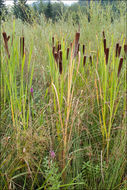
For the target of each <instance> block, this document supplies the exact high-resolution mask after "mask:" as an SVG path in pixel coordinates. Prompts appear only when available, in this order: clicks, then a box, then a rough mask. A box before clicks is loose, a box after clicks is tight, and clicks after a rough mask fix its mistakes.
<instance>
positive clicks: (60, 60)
mask: <svg viewBox="0 0 127 190" xmlns="http://www.w3.org/2000/svg"><path fill="white" fill-rule="evenodd" d="M59 72H60V74H62V51H60V58H59Z"/></svg>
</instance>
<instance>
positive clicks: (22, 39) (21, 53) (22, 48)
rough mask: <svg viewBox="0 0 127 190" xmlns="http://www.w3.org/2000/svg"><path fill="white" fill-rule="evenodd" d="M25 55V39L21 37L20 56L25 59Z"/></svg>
mask: <svg viewBox="0 0 127 190" xmlns="http://www.w3.org/2000/svg"><path fill="white" fill-rule="evenodd" d="M24 54H25V44H24V37H23V36H22V37H20V55H21V57H23V56H24Z"/></svg>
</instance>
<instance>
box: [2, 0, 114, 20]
mask: <svg viewBox="0 0 127 190" xmlns="http://www.w3.org/2000/svg"><path fill="white" fill-rule="evenodd" d="M90 1H95V0H79V2H78V3H75V4H72V5H71V6H67V5H65V4H63V3H62V2H58V3H51V1H50V0H37V2H36V3H33V4H32V5H28V4H27V0H13V6H12V7H11V9H10V10H8V9H7V7H6V6H5V0H0V17H1V18H2V19H5V18H6V16H7V15H8V14H13V15H14V16H15V17H16V18H19V19H21V20H22V21H23V22H24V21H25V22H28V23H32V21H33V19H34V18H38V21H39V16H40V15H41V14H44V15H45V17H46V19H47V20H49V19H51V20H52V21H53V22H56V21H57V20H58V19H59V18H60V16H62V15H63V14H65V13H66V17H65V18H67V16H68V13H72V18H73V20H74V21H75V22H76V23H78V22H79V15H78V11H79V7H80V10H81V11H82V13H86V14H88V20H89V21H90V17H89V13H88V10H87V9H86V7H87V5H90ZM96 2H101V4H102V5H105V3H107V2H109V3H114V6H113V7H114V11H116V7H115V2H116V1H115V0H97V1H96ZM89 8H90V7H89Z"/></svg>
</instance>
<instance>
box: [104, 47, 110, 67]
mask: <svg viewBox="0 0 127 190" xmlns="http://www.w3.org/2000/svg"><path fill="white" fill-rule="evenodd" d="M105 56H106V64H108V58H109V48H106V50H105Z"/></svg>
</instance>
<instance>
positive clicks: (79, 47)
mask: <svg viewBox="0 0 127 190" xmlns="http://www.w3.org/2000/svg"><path fill="white" fill-rule="evenodd" d="M79 48H80V44H78V52H79Z"/></svg>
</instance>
